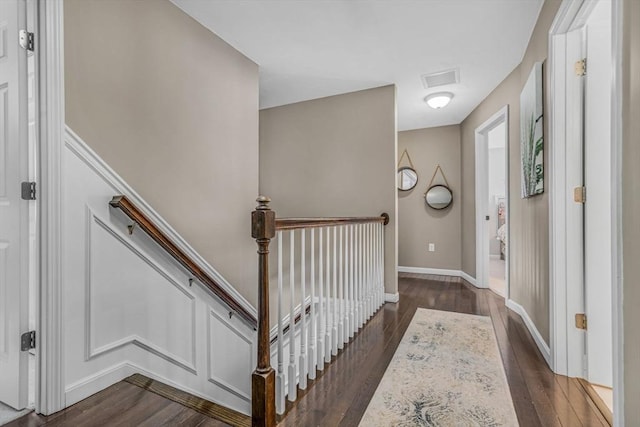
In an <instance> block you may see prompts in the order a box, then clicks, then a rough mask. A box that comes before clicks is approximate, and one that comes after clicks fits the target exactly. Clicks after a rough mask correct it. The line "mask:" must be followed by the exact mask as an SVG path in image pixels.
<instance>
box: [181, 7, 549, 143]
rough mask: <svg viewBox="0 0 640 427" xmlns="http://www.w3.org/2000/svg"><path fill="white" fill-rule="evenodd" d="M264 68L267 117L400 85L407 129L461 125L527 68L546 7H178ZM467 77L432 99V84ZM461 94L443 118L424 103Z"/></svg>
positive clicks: (263, 99) (262, 89) (401, 112)
mask: <svg viewBox="0 0 640 427" xmlns="http://www.w3.org/2000/svg"><path fill="white" fill-rule="evenodd" d="M172 1H173V2H174V3H175V4H176V5H177V6H178V7H180V8H181V9H182V10H184V11H185V12H186V13H188V14H189V15H191V16H192V17H193V18H195V19H196V20H197V21H199V22H200V23H202V24H203V25H204V26H206V27H207V28H209V29H210V30H211V31H213V32H214V33H215V34H217V35H218V36H219V37H221V38H222V39H223V40H225V41H226V42H227V43H229V44H230V45H232V46H233V47H235V48H236V49H237V50H239V51H240V52H242V53H243V54H244V55H246V56H247V57H248V58H250V59H251V60H253V61H254V62H256V63H257V64H258V65H259V66H260V108H269V107H274V106H279V105H285V104H291V103H294V102H299V101H305V100H309V99H316V98H322V97H325V96H331V95H336V94H341V93H346V92H353V91H357V90H362V89H367V88H372V87H377V86H382V85H387V84H392V83H395V84H396V85H397V103H398V105H397V108H398V129H399V130H408V129H419V128H425V127H433V126H443V125H450V124H458V123H460V122H462V120H464V119H465V118H466V117H467V116H468V115H469V113H471V112H472V111H473V109H474V108H475V107H476V106H477V105H478V104H479V103H480V102H481V101H482V100H483V99H484V98H485V97H486V96H487V95H488V94H489V93H491V91H492V90H493V89H494V88H495V87H496V86H497V85H498V84H499V83H500V82H501V81H502V80H503V79H504V78H505V77H506V76H507V75H508V74H509V73H510V72H511V71H512V70H513V69H514V68H515V67H516V66H517V65H518V64H519V63H520V61H521V60H522V57H523V55H524V52H525V49H526V47H527V44H528V41H529V38H530V36H531V32H532V31H533V27H534V25H535V22H536V20H537V18H538V13H539V11H540V9H541V6H542V2H543V0H306V1H305V0H172ZM452 68H458V69H459V75H460V83H458V84H453V85H447V86H441V87H438V88H432V89H425V87H424V86H423V84H422V80H421V76H422V75H423V74H429V73H434V72H438V71H443V70H449V69H452ZM439 91H449V92H452V93H454V98H453V100H452V101H451V103H450V104H449V105H448V106H447V107H446V108H443V109H441V110H433V109H431V108H430V107H428V106H427V105H426V104H425V103H424V101H423V99H424V97H425V96H426V95H428V94H430V93H434V92H439Z"/></svg>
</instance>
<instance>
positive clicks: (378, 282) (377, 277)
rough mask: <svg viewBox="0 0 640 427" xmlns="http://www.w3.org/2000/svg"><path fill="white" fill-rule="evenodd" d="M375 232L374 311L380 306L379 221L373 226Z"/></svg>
mask: <svg viewBox="0 0 640 427" xmlns="http://www.w3.org/2000/svg"><path fill="white" fill-rule="evenodd" d="M373 229H374V230H375V233H376V293H375V295H376V311H378V309H379V308H380V287H381V285H382V277H381V276H380V223H376V224H375V225H374V226H373Z"/></svg>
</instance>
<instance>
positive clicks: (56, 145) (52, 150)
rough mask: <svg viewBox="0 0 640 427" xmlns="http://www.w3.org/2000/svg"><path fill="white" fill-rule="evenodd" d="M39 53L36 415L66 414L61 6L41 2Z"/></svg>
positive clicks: (57, 0) (55, 1)
mask: <svg viewBox="0 0 640 427" xmlns="http://www.w3.org/2000/svg"><path fill="white" fill-rule="evenodd" d="M37 7H38V20H37V22H38V24H37V25H38V30H37V31H36V37H37V38H38V40H37V41H36V43H37V46H40V48H39V49H36V55H38V56H37V62H38V67H39V68H38V72H39V76H38V86H39V87H38V90H39V93H38V95H39V114H40V117H39V138H38V141H39V142H38V151H39V159H38V163H39V167H40V182H39V183H38V185H39V204H38V206H39V212H38V216H39V217H40V224H39V231H38V235H39V236H40V239H39V242H38V245H39V247H40V255H39V258H40V263H39V264H40V265H39V275H40V290H39V298H38V302H37V304H38V307H37V313H38V316H37V317H38V326H37V330H38V346H37V350H36V362H37V368H36V372H37V375H36V376H37V378H38V379H39V384H38V385H37V390H36V411H37V412H39V413H42V414H45V415H49V414H52V413H54V412H57V411H59V410H61V409H63V408H64V407H65V406H66V405H65V394H64V378H65V370H64V327H63V325H64V322H63V308H64V307H63V292H62V283H63V276H62V253H63V251H62V238H61V236H62V218H63V212H62V208H63V207H62V179H61V177H62V167H63V165H62V156H61V153H62V141H63V133H64V34H63V33H64V25H63V15H64V14H63V1H62V0H38V2H37Z"/></svg>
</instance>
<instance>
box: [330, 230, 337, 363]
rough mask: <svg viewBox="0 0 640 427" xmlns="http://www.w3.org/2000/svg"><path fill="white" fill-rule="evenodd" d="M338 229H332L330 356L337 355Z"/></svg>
mask: <svg viewBox="0 0 640 427" xmlns="http://www.w3.org/2000/svg"><path fill="white" fill-rule="evenodd" d="M337 261H338V227H333V279H332V282H333V292H332V293H331V294H332V295H331V296H332V298H333V299H332V301H333V304H332V306H333V307H332V311H333V312H332V313H331V314H332V323H331V326H332V328H331V354H332V355H334V356H335V355H337V354H338V262H337Z"/></svg>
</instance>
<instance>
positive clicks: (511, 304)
mask: <svg viewBox="0 0 640 427" xmlns="http://www.w3.org/2000/svg"><path fill="white" fill-rule="evenodd" d="M506 305H507V308H509V309H510V310H512V311H513V312H515V313H517V314H518V315H520V317H521V318H522V320H523V321H524V324H525V325H526V326H527V329H528V330H529V333H530V334H531V336H532V337H533V340H534V341H535V343H536V345H537V346H538V350H540V353H542V357H544V360H545V361H546V362H547V365H549V367H551V350H550V349H549V345H548V344H547V343H546V342H545V340H544V338H542V335H540V332H539V331H538V328H536V325H535V324H534V323H533V320H531V317H529V313H527V311H526V310H525V309H524V307H523V306H521V305H520V304H518V303H517V302H515V301H513V300H510V299H508V300H507V302H506Z"/></svg>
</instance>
